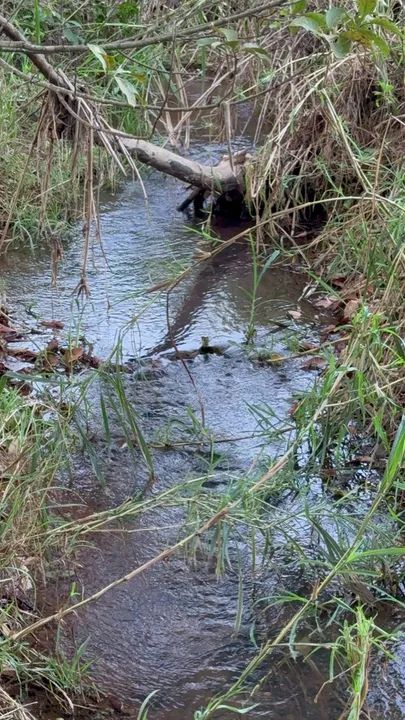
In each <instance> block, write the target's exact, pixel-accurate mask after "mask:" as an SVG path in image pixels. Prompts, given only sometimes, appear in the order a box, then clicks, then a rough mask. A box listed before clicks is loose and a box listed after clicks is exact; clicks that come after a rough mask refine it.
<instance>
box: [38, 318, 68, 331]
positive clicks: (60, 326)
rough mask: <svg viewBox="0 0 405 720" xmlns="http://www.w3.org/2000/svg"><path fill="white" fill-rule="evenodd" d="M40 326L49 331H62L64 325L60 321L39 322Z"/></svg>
mask: <svg viewBox="0 0 405 720" xmlns="http://www.w3.org/2000/svg"><path fill="white" fill-rule="evenodd" d="M41 325H42V326H43V327H46V328H50V329H51V330H63V328H64V327H65V323H63V322H61V321H60V320H41Z"/></svg>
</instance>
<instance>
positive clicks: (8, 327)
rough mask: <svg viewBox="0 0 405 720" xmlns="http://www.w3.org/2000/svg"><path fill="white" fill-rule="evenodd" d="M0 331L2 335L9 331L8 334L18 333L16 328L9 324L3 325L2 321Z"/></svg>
mask: <svg viewBox="0 0 405 720" xmlns="http://www.w3.org/2000/svg"><path fill="white" fill-rule="evenodd" d="M0 333H2V334H4V335H8V334H9V333H10V334H12V333H18V330H16V329H15V328H13V327H10V326H9V325H3V324H2V323H0Z"/></svg>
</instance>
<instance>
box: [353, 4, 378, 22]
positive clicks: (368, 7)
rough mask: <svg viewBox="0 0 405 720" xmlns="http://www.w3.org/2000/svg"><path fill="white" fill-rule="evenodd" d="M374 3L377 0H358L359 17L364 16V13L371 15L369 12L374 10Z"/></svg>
mask: <svg viewBox="0 0 405 720" xmlns="http://www.w3.org/2000/svg"><path fill="white" fill-rule="evenodd" d="M376 5H377V0H358V2H357V9H358V11H359V15H360V17H361V18H364V17H366V15H371V13H372V12H374V10H375V6H376Z"/></svg>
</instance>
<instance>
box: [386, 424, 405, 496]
mask: <svg viewBox="0 0 405 720" xmlns="http://www.w3.org/2000/svg"><path fill="white" fill-rule="evenodd" d="M404 459H405V415H403V416H402V419H401V422H400V425H399V428H398V430H397V432H396V435H395V438H394V442H393V444H392V448H391V452H390V456H389V458H388V462H387V467H386V468H385V473H384V477H383V479H382V482H381V488H382V490H383V491H384V492H386V491H387V490H389V489H390V488H391V485H392V483H393V482H394V480H395V476H396V474H397V473H398V472H399V471H400V469H401V468H402V467H403V464H404Z"/></svg>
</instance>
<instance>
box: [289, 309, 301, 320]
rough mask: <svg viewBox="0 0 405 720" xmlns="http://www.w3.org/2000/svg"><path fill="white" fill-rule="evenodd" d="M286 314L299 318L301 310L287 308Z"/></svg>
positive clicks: (294, 318) (295, 318)
mask: <svg viewBox="0 0 405 720" xmlns="http://www.w3.org/2000/svg"><path fill="white" fill-rule="evenodd" d="M288 314H289V316H290V318H292V319H293V320H299V319H300V317H301V316H302V312H301V310H288Z"/></svg>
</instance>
